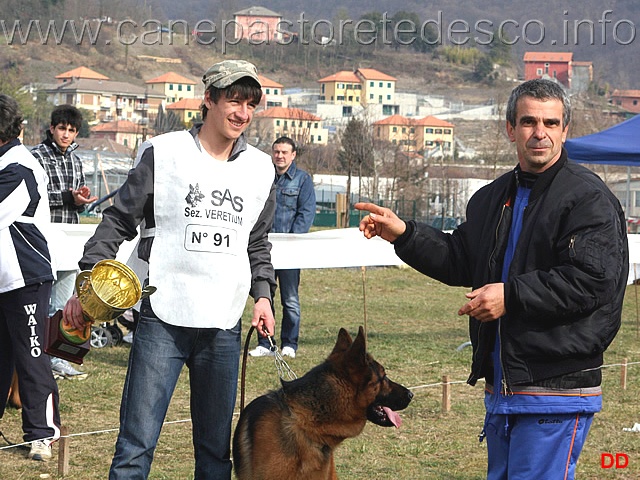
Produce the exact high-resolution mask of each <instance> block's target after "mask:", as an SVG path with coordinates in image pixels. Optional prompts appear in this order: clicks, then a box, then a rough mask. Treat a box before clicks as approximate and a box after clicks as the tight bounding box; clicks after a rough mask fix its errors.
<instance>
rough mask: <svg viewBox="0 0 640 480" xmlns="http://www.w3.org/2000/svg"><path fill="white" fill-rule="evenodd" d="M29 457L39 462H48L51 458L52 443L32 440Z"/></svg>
mask: <svg viewBox="0 0 640 480" xmlns="http://www.w3.org/2000/svg"><path fill="white" fill-rule="evenodd" d="M28 456H29V459H30V460H37V461H39V462H46V461H47V460H49V459H51V445H50V444H47V443H46V442H44V441H43V440H36V441H35V442H31V450H29V455H28Z"/></svg>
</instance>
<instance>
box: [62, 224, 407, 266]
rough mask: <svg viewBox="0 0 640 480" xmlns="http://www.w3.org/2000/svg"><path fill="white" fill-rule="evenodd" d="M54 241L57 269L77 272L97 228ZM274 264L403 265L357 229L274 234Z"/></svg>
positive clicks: (123, 256)
mask: <svg viewBox="0 0 640 480" xmlns="http://www.w3.org/2000/svg"><path fill="white" fill-rule="evenodd" d="M52 227H53V229H54V230H55V231H56V232H57V233H55V234H54V235H53V236H52V237H51V242H50V243H51V244H52V248H51V250H52V253H53V255H54V257H55V262H56V265H57V267H56V268H57V269H59V270H67V269H68V270H73V269H75V268H78V261H79V260H80V258H81V257H82V252H83V249H84V244H85V242H86V241H87V240H89V238H90V237H91V236H92V235H93V232H94V231H95V229H96V225H89V224H80V225H72V224H53V225H52ZM137 240H138V239H137V238H136V239H134V240H133V241H131V242H124V243H123V244H122V245H121V246H120V250H119V251H118V255H117V257H116V258H117V259H118V260H120V261H121V262H123V263H127V260H128V259H129V256H130V255H131V252H132V251H133V249H134V248H135V246H136V244H137ZM269 240H270V241H271V244H272V246H273V247H272V249H271V261H272V263H273V266H274V267H275V268H276V269H287V268H337V267H363V266H388V265H401V264H402V263H403V262H402V260H400V259H399V258H398V257H397V255H396V254H395V252H394V250H393V246H392V245H391V244H389V243H388V242H386V241H385V240H382V239H380V238H374V239H371V240H367V239H366V238H364V236H363V235H362V233H361V232H360V231H359V230H358V229H357V228H341V229H333V230H320V231H317V232H312V233H305V234H285V233H271V234H269Z"/></svg>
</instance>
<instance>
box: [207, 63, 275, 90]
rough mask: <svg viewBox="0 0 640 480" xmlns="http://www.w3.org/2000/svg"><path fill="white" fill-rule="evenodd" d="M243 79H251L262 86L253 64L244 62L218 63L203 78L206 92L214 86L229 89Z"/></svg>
mask: <svg viewBox="0 0 640 480" xmlns="http://www.w3.org/2000/svg"><path fill="white" fill-rule="evenodd" d="M243 77H249V78H251V79H253V80H255V82H256V83H257V84H258V86H262V85H260V80H258V71H257V70H256V66H255V65H254V64H253V63H249V62H246V61H244V60H225V61H223V62H219V63H216V64H215V65H213V66H212V67H210V68H209V70H207V71H206V72H205V74H204V75H203V76H202V82H203V83H204V88H205V90H206V89H207V88H209V87H210V86H211V85H213V86H214V87H216V88H227V87H228V86H229V85H231V84H232V83H234V82H237V81H238V80H240V79H241V78H243Z"/></svg>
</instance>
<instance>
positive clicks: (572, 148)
mask: <svg viewBox="0 0 640 480" xmlns="http://www.w3.org/2000/svg"><path fill="white" fill-rule="evenodd" d="M564 148H566V150H567V153H568V154H569V158H570V159H571V160H574V161H576V162H581V163H602V164H607V165H626V166H628V167H632V166H640V115H636V116H635V117H632V118H630V119H629V120H625V121H624V122H622V123H619V124H617V125H614V126H613V127H611V128H607V129H606V130H602V131H601V132H597V133H592V134H591V135H585V136H584V137H578V138H572V139H569V140H567V141H566V142H565V143H564Z"/></svg>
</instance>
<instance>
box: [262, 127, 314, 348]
mask: <svg viewBox="0 0 640 480" xmlns="http://www.w3.org/2000/svg"><path fill="white" fill-rule="evenodd" d="M271 152H272V154H271V158H272V160H273V164H274V165H275V167H276V215H275V218H274V220H273V227H272V228H271V231H272V232H274V233H307V232H308V231H309V229H310V228H311V225H312V224H313V219H314V217H315V215H316V194H315V191H314V189H313V179H312V178H311V175H309V174H308V173H307V172H305V171H304V170H301V169H299V168H298V167H297V166H296V162H295V158H296V144H295V142H294V141H293V140H292V139H290V138H289V137H280V138H278V139H277V140H276V141H275V142H273V145H272V146H271ZM276 278H277V279H278V285H279V286H280V302H281V303H282V326H281V328H280V341H281V346H282V355H284V356H288V357H291V358H295V356H296V351H297V350H298V334H299V332H300V299H299V297H298V286H299V285H300V269H287V270H276ZM249 355H251V356H253V357H264V356H271V355H273V352H272V351H271V350H270V349H269V340H268V339H267V338H264V337H261V338H260V340H259V344H258V346H257V347H256V348H255V349H253V350H251V352H249Z"/></svg>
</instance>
